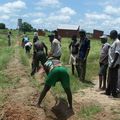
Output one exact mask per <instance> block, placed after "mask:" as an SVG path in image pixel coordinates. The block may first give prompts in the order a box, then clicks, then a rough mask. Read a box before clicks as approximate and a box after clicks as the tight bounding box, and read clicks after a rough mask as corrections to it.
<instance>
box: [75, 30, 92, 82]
mask: <svg viewBox="0 0 120 120" xmlns="http://www.w3.org/2000/svg"><path fill="white" fill-rule="evenodd" d="M79 34H80V46H79V52H78V57H77V65H78V70H77V71H78V75H79V80H80V81H82V82H85V74H86V63H87V56H88V54H89V50H90V40H89V39H88V38H87V37H86V31H85V30H80V31H79Z"/></svg>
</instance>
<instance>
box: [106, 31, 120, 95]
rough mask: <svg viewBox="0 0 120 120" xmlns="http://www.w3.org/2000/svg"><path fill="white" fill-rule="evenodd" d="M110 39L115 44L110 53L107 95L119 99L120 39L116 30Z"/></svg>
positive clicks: (112, 32)
mask: <svg viewBox="0 0 120 120" xmlns="http://www.w3.org/2000/svg"><path fill="white" fill-rule="evenodd" d="M110 38H111V39H112V40H113V43H112V45H111V47H110V49H109V53H108V63H109V71H108V86H107V89H106V95H112V96H113V97H118V95H117V84H118V69H119V67H120V41H119V39H118V32H117V31H116V30H112V31H111V32H110Z"/></svg>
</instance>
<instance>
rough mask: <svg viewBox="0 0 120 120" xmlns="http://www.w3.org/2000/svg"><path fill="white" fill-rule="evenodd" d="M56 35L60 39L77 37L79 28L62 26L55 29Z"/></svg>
mask: <svg viewBox="0 0 120 120" xmlns="http://www.w3.org/2000/svg"><path fill="white" fill-rule="evenodd" d="M57 31H58V35H60V36H61V37H72V36H73V35H77V36H78V35H79V26H75V25H63V26H59V27H58V28H57Z"/></svg>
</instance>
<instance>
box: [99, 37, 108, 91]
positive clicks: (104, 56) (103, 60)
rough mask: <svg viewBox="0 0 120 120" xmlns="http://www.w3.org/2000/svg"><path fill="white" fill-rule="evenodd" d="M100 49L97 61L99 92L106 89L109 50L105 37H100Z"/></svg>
mask: <svg viewBox="0 0 120 120" xmlns="http://www.w3.org/2000/svg"><path fill="white" fill-rule="evenodd" d="M100 39H101V43H102V47H101V51H100V59H99V65H100V70H99V90H105V89H106V75H107V68H108V50H109V48H110V44H109V43H107V39H108V38H107V36H105V35H103V36H101V37H100Z"/></svg>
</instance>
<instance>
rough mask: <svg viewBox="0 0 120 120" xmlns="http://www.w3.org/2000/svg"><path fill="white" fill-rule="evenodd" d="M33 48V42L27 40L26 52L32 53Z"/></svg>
mask: <svg viewBox="0 0 120 120" xmlns="http://www.w3.org/2000/svg"><path fill="white" fill-rule="evenodd" d="M31 48H32V43H31V42H27V43H26V44H25V50H26V53H30V50H31Z"/></svg>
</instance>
